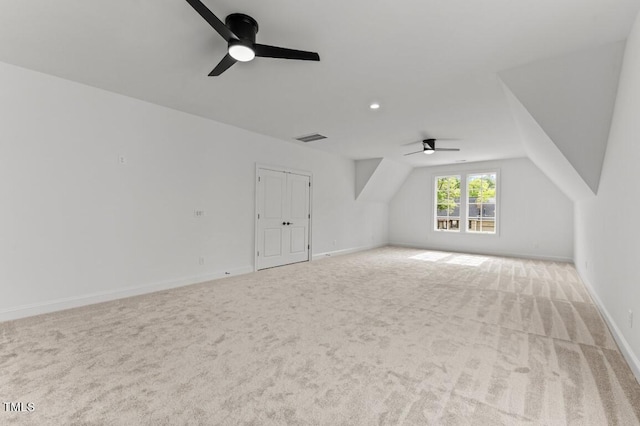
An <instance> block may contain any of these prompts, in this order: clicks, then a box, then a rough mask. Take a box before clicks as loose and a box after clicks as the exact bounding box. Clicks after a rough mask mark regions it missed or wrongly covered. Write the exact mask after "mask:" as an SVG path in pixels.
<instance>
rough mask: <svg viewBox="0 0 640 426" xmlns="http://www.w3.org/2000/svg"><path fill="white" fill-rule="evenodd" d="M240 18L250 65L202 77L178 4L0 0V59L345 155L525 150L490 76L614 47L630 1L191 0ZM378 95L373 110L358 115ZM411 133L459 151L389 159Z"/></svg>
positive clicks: (204, 35)
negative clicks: (251, 40) (269, 50)
mask: <svg viewBox="0 0 640 426" xmlns="http://www.w3.org/2000/svg"><path fill="white" fill-rule="evenodd" d="M202 1H203V2H204V4H205V5H206V6H207V7H208V8H210V9H211V10H212V11H213V12H214V13H216V14H217V15H218V16H220V17H222V18H224V17H225V16H226V15H228V14H230V13H233V12H242V13H246V14H249V15H251V16H253V17H254V18H255V19H256V20H257V21H258V23H259V25H260V30H259V33H258V34H257V36H258V41H259V42H260V43H265V44H272V45H276V46H285V47H290V48H294V49H306V50H313V51H317V52H319V53H320V57H321V61H320V62H318V63H311V62H306V61H286V60H274V59H269V58H258V59H257V60H255V61H252V62H250V63H246V64H237V65H234V67H233V68H232V69H230V70H229V72H227V73H225V74H223V75H222V76H221V77H219V78H217V77H215V78H212V77H207V74H208V73H209V71H211V69H212V68H213V67H214V66H215V64H216V63H217V62H218V61H219V60H220V59H221V58H222V57H223V56H224V54H225V52H226V43H225V42H224V40H223V39H222V38H221V37H219V36H218V35H217V34H216V33H215V32H214V31H213V29H212V28H211V27H210V26H209V25H208V24H207V23H206V22H205V21H204V20H203V19H202V18H201V17H200V16H199V15H198V14H197V13H196V12H195V11H194V10H193V8H191V6H189V4H188V3H187V2H186V1H183V0H135V1H131V0H95V1H85V0H56V1H51V0H29V1H23V0H3V1H2V8H1V13H0V61H3V62H7V63H10V64H14V65H18V66H21V67H25V68H29V69H32V70H35V71H40V72H44V73H47V74H51V75H55V76H58V77H62V78H65V79H69V80H73V81H77V82H80V83H83V84H87V85H90V86H94V87H98V88H101V89H105V90H109V91H112V92H116V93H120V94H123V95H126V96H131V97H134V98H138V99H142V100H145V101H148V102H152V103H155V104H159V105H164V106H167V107H170V108H174V109H177V110H181V111H184V112H188V113H191V114H196V115H199V116H203V117H207V118H211V119H213V120H217V121H220V122H223V123H227V124H231V125H234V126H237V127H240V128H244V129H248V130H251V131H254V132H257V133H261V134H265V135H269V136H273V137H276V138H279V139H282V140H286V141H289V142H291V143H294V144H298V142H296V141H294V140H293V138H294V137H296V136H300V135H305V134H310V133H314V132H320V133H322V134H324V135H326V136H328V138H327V139H326V140H323V141H318V142H312V143H309V144H306V145H305V146H308V147H313V148H315V149H320V150H325V151H329V152H334V153H336V154H339V155H342V156H345V157H347V158H351V159H354V160H359V159H368V158H388V159H392V160H395V161H397V162H402V163H405V164H409V165H411V166H427V165H437V164H450V163H454V162H456V161H459V160H466V161H467V162H471V161H482V160H491V159H499V158H511V157H521V156H524V155H526V154H525V151H524V147H523V145H522V143H521V140H520V137H519V131H518V128H517V126H516V124H515V122H514V120H513V117H512V114H511V112H510V109H509V105H508V103H507V101H506V98H505V96H504V93H503V91H502V87H501V84H500V81H499V80H498V78H497V77H496V75H497V74H496V73H497V72H499V71H501V70H504V69H509V68H513V67H516V66H519V65H521V64H525V63H531V62H535V61H539V60H542V59H545V58H549V57H556V56H561V55H566V54H568V53H570V52H574V51H578V50H584V49H588V48H592V47H595V46H600V45H603V44H606V43H611V42H615V41H619V40H624V39H625V38H626V37H627V35H628V33H629V30H630V28H631V25H632V23H633V19H634V17H635V15H636V14H637V12H638V9H639V8H640V2H638V0H562V1H557V0H518V1H514V0H492V1H488V2H487V1H442V0H406V1H402V2H391V1H371V0H350V1H324V2H320V1H315V2H313V1H290V0H272V1H268V2H266V1H262V2H258V1H251V0H202ZM372 101H378V102H380V103H381V104H382V107H381V108H380V109H379V110H378V111H371V110H369V108H368V105H369V103H370V102H372ZM424 137H434V138H458V139H459V141H456V142H455V145H454V146H456V147H460V148H461V149H462V150H461V151H460V152H450V153H444V152H443V153H438V155H432V156H424V155H422V156H421V155H413V156H406V157H405V156H404V155H403V154H405V153H406V152H410V151H411V150H412V148H413V147H408V146H405V144H407V143H409V142H411V141H419V140H420V139H422V138H424Z"/></svg>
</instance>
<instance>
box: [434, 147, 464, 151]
mask: <svg viewBox="0 0 640 426" xmlns="http://www.w3.org/2000/svg"><path fill="white" fill-rule="evenodd" d="M434 151H460V148H436V149H434Z"/></svg>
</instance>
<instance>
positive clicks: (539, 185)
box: [389, 158, 573, 261]
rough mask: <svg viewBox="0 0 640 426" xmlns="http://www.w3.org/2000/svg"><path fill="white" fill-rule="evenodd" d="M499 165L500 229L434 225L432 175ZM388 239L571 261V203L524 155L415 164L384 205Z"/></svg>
mask: <svg viewBox="0 0 640 426" xmlns="http://www.w3.org/2000/svg"><path fill="white" fill-rule="evenodd" d="M495 169H497V170H499V173H500V175H499V182H498V183H499V195H498V196H499V207H498V208H499V213H498V214H499V216H498V220H499V233H498V234H497V235H486V234H485V235H479V234H468V233H462V232H461V233H451V232H442V231H434V230H433V212H432V209H433V200H434V183H433V177H434V176H436V175H442V174H448V173H452V174H453V173H456V172H461V171H462V172H475V171H478V172H483V171H491V170H495ZM389 223H390V227H389V240H390V243H391V244H398V245H408V246H415V247H424V248H430V249H437V250H454V251H461V252H473V253H486V254H497V255H507V256H522V257H534V258H546V259H560V260H567V261H570V260H571V259H572V257H573V204H572V202H571V201H570V200H569V199H568V198H567V197H566V196H565V195H564V194H563V193H562V192H561V191H560V190H559V189H558V188H557V187H556V186H555V185H554V184H553V183H552V182H551V181H550V180H549V179H548V178H547V177H546V176H545V175H544V174H543V173H542V172H541V171H540V170H539V169H538V168H537V167H536V166H535V165H534V164H533V163H532V162H531V161H530V160H528V159H526V158H519V159H512V160H501V161H487V162H481V163H468V164H460V165H449V166H439V167H422V168H417V169H414V170H413V172H412V173H411V175H409V177H408V178H407V180H406V181H405V183H404V185H403V186H402V187H401V188H400V190H399V191H398V193H397V194H396V196H395V197H394V198H393V200H392V201H391V204H390V206H389Z"/></svg>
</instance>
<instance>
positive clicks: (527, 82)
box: [499, 42, 624, 193]
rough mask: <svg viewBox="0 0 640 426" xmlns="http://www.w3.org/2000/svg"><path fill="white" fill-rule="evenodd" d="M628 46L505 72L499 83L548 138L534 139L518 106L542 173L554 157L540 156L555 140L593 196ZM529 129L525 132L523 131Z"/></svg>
mask: <svg viewBox="0 0 640 426" xmlns="http://www.w3.org/2000/svg"><path fill="white" fill-rule="evenodd" d="M623 55H624V42H618V43H612V44H607V45H604V46H600V47H597V48H595V49H589V50H585V51H581V52H577V53H573V54H569V55H564V56H561V57H556V58H552V59H546V60H542V61H537V62H534V63H531V64H527V65H525V66H521V67H517V68H513V69H510V70H507V71H503V72H501V73H500V74H499V75H500V78H501V79H502V81H503V82H504V83H505V85H506V86H507V87H508V89H509V91H510V92H511V94H512V95H513V96H515V97H516V98H517V100H518V101H519V103H520V104H521V105H522V107H524V108H525V109H526V111H527V112H528V113H529V114H530V115H531V117H532V118H533V119H534V120H535V121H536V123H537V124H538V125H539V127H540V129H541V130H542V131H543V132H544V133H545V135H546V138H543V137H542V136H538V137H534V136H533V133H534V131H533V130H532V129H531V127H530V126H527V125H525V124H524V121H526V120H527V119H526V118H524V117H523V116H522V114H524V112H523V111H521V110H520V108H519V106H518V105H517V104H514V103H513V100H512V103H511V106H512V108H513V112H514V116H515V117H516V120H517V121H518V123H519V124H520V125H521V130H522V129H523V128H527V129H528V130H527V131H525V135H524V139H523V142H524V143H525V148H526V150H527V154H528V155H529V156H530V157H531V158H532V160H534V161H535V162H536V163H538V166H539V167H541V168H542V169H543V170H544V169H548V168H549V166H548V165H545V164H542V162H544V161H549V162H550V163H551V162H553V161H554V160H553V158H554V157H555V155H546V154H545V155H540V154H542V152H543V151H545V152H546V153H547V154H550V152H551V151H550V150H549V149H548V148H545V145H546V144H547V142H545V141H544V140H543V139H548V140H549V141H552V142H553V144H555V146H556V147H557V149H558V150H559V152H560V153H561V154H562V155H563V156H564V157H565V158H566V160H567V161H568V163H569V166H570V167H572V168H573V169H575V171H576V172H577V173H578V175H579V176H580V177H581V178H582V180H584V182H585V183H586V184H587V186H588V187H589V188H590V189H591V191H592V192H593V193H597V190H598V183H599V181H600V172H601V170H602V162H603V160H604V154H605V151H606V147H607V139H608V137H609V128H610V127H611V118H612V116H613V109H614V105H615V99H616V94H617V89H618V79H619V76H620V69H621V66H622V60H623ZM523 126H524V127H523Z"/></svg>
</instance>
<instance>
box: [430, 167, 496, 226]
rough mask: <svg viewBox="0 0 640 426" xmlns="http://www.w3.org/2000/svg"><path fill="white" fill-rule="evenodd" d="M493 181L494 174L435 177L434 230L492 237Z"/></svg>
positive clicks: (494, 202) (494, 213)
mask: <svg viewBox="0 0 640 426" xmlns="http://www.w3.org/2000/svg"><path fill="white" fill-rule="evenodd" d="M497 177H498V172H495V171H494V172H485V173H468V174H464V173H463V174H459V175H449V176H436V177H435V179H434V180H435V200H434V201H435V223H434V230H436V231H449V232H468V233H474V234H495V233H496V230H497V214H496V213H497V193H498V179H497ZM464 193H466V197H464V198H463V197H462V194H464ZM465 213H466V216H464V214H465ZM462 224H464V225H462Z"/></svg>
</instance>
